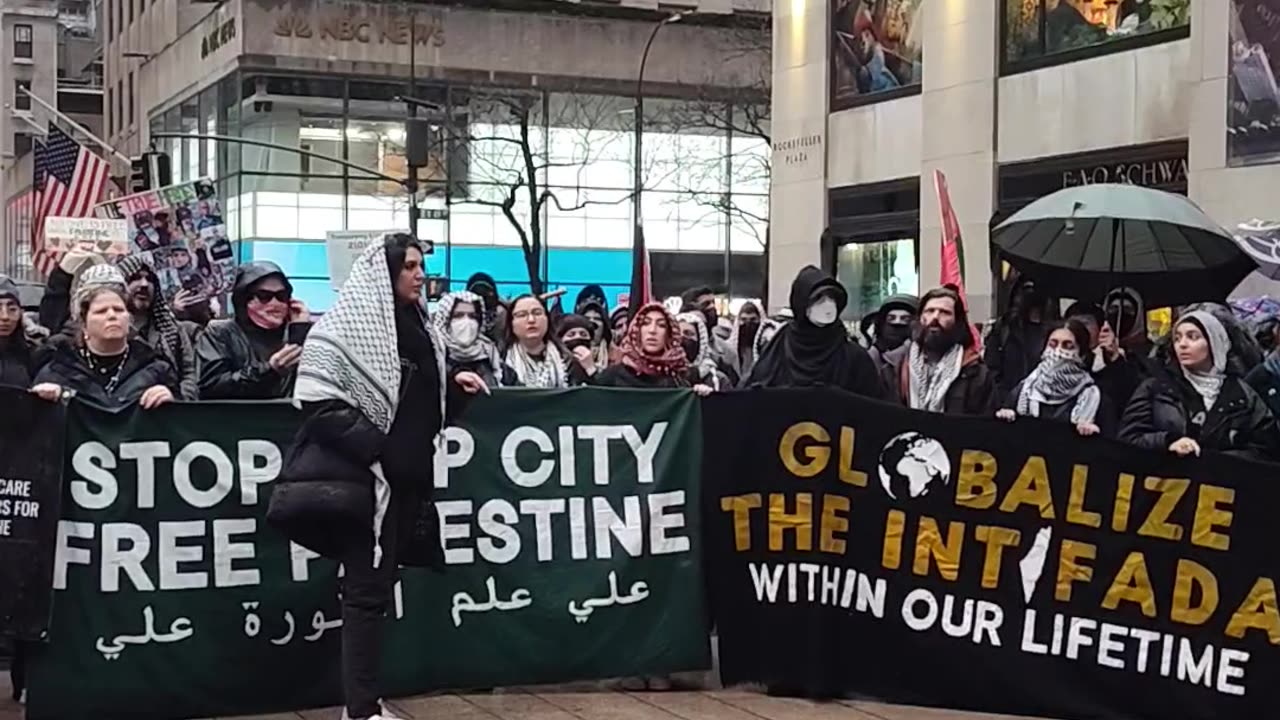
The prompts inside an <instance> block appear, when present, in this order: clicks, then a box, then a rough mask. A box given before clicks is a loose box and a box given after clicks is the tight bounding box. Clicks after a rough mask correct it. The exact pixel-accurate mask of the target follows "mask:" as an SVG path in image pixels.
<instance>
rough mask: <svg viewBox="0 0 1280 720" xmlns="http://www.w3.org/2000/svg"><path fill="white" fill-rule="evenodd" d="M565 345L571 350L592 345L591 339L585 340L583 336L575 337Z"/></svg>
mask: <svg viewBox="0 0 1280 720" xmlns="http://www.w3.org/2000/svg"><path fill="white" fill-rule="evenodd" d="M564 347H565V349H566V350H568V351H569V352H573V351H574V350H577V349H578V348H580V347H591V341H590V340H583V339H582V338H574V339H572V340H569V341H568V342H566V343H565V344H564Z"/></svg>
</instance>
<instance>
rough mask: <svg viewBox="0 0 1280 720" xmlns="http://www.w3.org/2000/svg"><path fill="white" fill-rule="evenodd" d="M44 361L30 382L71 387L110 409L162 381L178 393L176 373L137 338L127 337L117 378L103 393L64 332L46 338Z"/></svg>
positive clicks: (127, 401) (89, 399)
mask: <svg viewBox="0 0 1280 720" xmlns="http://www.w3.org/2000/svg"><path fill="white" fill-rule="evenodd" d="M49 346H50V347H49V349H50V353H49V355H48V358H49V360H48V362H47V363H46V364H45V365H44V367H42V368H40V371H39V372H38V373H37V374H36V377H35V379H34V380H33V381H32V385H39V384H40V383H54V384H57V385H61V386H62V387H64V388H66V389H69V390H74V391H75V392H76V397H78V398H79V399H81V400H84V401H86V402H89V403H91V404H93V405H97V406H100V407H104V408H107V409H109V410H114V409H116V408H120V407H124V406H125V405H129V404H131V403H134V402H137V401H138V399H139V398H141V397H142V394H143V393H144V392H146V391H147V388H150V387H153V386H155V385H163V386H164V387H167V388H169V391H170V392H172V393H173V396H174V397H175V398H176V397H178V374H177V372H176V371H175V370H174V369H173V365H171V364H170V363H169V361H168V360H166V359H165V358H164V357H163V356H161V355H160V354H158V353H156V352H155V351H154V350H152V349H151V348H150V347H149V346H148V345H147V344H146V343H144V342H142V341H141V340H137V339H134V340H130V341H129V356H128V357H127V358H125V361H124V368H123V370H122V371H121V373H120V381H119V382H118V383H117V384H116V387H115V389H114V390H113V391H112V392H111V393H110V394H107V390H106V388H105V387H104V386H103V385H102V383H101V382H99V381H98V378H97V377H95V376H94V373H93V370H92V369H90V368H89V366H88V365H87V364H86V363H85V361H84V358H83V357H82V356H81V354H80V350H79V348H77V347H76V346H75V344H74V343H72V342H71V341H70V340H68V339H66V338H65V336H60V337H57V338H53V339H51V340H50V341H49Z"/></svg>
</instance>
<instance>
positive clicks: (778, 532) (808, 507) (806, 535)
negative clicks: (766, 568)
mask: <svg viewBox="0 0 1280 720" xmlns="http://www.w3.org/2000/svg"><path fill="white" fill-rule="evenodd" d="M787 531H791V532H794V533H795V535H796V549H797V550H812V549H813V495H812V494H810V493H796V511H795V512H794V513H788V512H787V496H786V495H783V494H782V493H769V549H770V550H773V551H778V550H782V549H783V542H782V535H783V533H785V532H787Z"/></svg>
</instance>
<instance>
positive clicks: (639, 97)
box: [631, 12, 688, 249]
mask: <svg viewBox="0 0 1280 720" xmlns="http://www.w3.org/2000/svg"><path fill="white" fill-rule="evenodd" d="M687 14H688V13H687V12H677V13H672V14H671V15H668V16H667V17H665V18H663V19H662V20H661V22H659V23H658V24H657V25H654V26H653V32H651V33H649V41H648V42H646V43H645V44H644V54H642V55H641V56H640V74H639V75H637V76H636V110H635V112H636V138H635V141H636V150H635V158H634V163H635V168H634V169H635V175H634V177H633V178H632V187H631V213H632V216H633V217H634V222H635V231H634V232H633V233H632V235H631V242H632V245H633V246H634V244H635V242H636V239H637V238H638V237H639V236H640V228H641V227H642V226H643V225H644V221H643V220H641V215H640V194H641V190H642V188H643V185H644V177H643V172H642V170H641V158H643V157H644V155H643V151H644V66H645V64H646V63H648V62H649V50H650V48H652V47H653V41H654V40H656V39H657V37H658V31H659V30H662V28H664V27H666V26H667V25H670V24H672V23H677V22H680V20H681V19H683V18H684V16H685V15H687ZM633 249H634V248H633Z"/></svg>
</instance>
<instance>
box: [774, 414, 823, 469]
mask: <svg viewBox="0 0 1280 720" xmlns="http://www.w3.org/2000/svg"><path fill="white" fill-rule="evenodd" d="M804 438H809V439H812V440H817V441H818V442H823V443H829V442H831V436H830V435H828V434H827V431H826V430H823V429H822V426H821V425H819V424H818V423H815V422H800V423H796V424H795V425H792V426H791V427H789V428H787V431H786V432H784V433H782V441H781V442H780V443H778V457H780V458H782V464H783V466H784V467H786V468H787V471H788V472H790V473H791V474H792V475H795V476H796V477H802V478H810V477H813V476H814V475H817V474H818V473H820V472H822V471H823V470H825V469H826V467H827V463H828V462H829V461H830V460H831V448H828V447H823V446H821V445H811V446H809V447H807V448H805V449H804V454H805V457H806V458H807V459H808V460H807V462H801V461H800V459H799V457H798V456H797V455H796V450H797V448H796V445H798V444H799V443H800V441H801V440H802V439H804Z"/></svg>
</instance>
